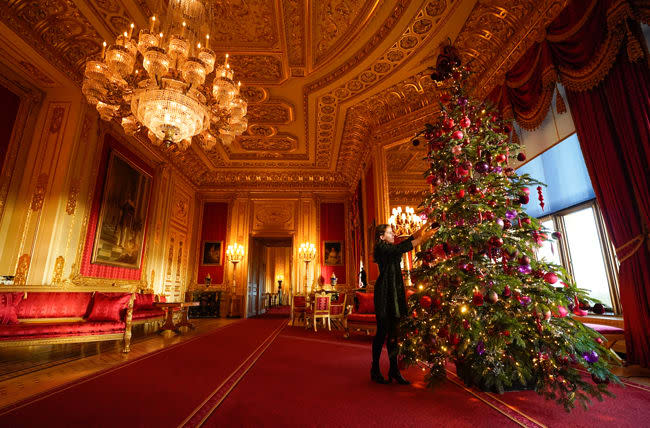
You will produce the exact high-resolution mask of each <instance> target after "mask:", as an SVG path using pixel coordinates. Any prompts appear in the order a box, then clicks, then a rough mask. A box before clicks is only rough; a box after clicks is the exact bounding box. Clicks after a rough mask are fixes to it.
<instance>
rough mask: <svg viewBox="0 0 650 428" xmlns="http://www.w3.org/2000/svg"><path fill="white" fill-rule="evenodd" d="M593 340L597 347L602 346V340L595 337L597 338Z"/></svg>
mask: <svg viewBox="0 0 650 428" xmlns="http://www.w3.org/2000/svg"><path fill="white" fill-rule="evenodd" d="M594 340H595V341H596V343H598V344H599V345H602V344H603V339H601V338H600V337H597V338H596V339H594Z"/></svg>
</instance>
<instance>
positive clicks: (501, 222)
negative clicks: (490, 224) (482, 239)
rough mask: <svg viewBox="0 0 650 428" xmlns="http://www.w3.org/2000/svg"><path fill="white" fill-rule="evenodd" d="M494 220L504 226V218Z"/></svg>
mask: <svg viewBox="0 0 650 428" xmlns="http://www.w3.org/2000/svg"><path fill="white" fill-rule="evenodd" d="M494 222H495V223H496V224H498V225H499V226H501V227H503V219H500V218H498V219H496V220H495V221H494Z"/></svg>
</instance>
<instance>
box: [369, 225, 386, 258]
mask: <svg viewBox="0 0 650 428" xmlns="http://www.w3.org/2000/svg"><path fill="white" fill-rule="evenodd" d="M389 227H390V224H379V225H377V227H375V248H374V251H373V254H372V256H373V258H374V259H375V260H377V256H376V254H377V246H378V245H379V244H381V243H382V242H383V240H382V239H381V237H382V235H383V234H384V232H386V229H388V228H389Z"/></svg>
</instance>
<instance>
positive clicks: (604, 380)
mask: <svg viewBox="0 0 650 428" xmlns="http://www.w3.org/2000/svg"><path fill="white" fill-rule="evenodd" d="M591 380H593V381H594V383H595V384H597V385H600V384H601V383H604V384H605V385H607V384H608V383H609V378H605V379H603V378H601V377H598V376H596V375H595V374H593V373H592V374H591Z"/></svg>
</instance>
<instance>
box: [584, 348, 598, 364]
mask: <svg viewBox="0 0 650 428" xmlns="http://www.w3.org/2000/svg"><path fill="white" fill-rule="evenodd" d="M582 358H584V359H585V361H586V362H588V363H595V362H598V353H597V352H596V351H594V350H591V351H588V352H584V353H583V354H582Z"/></svg>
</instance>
